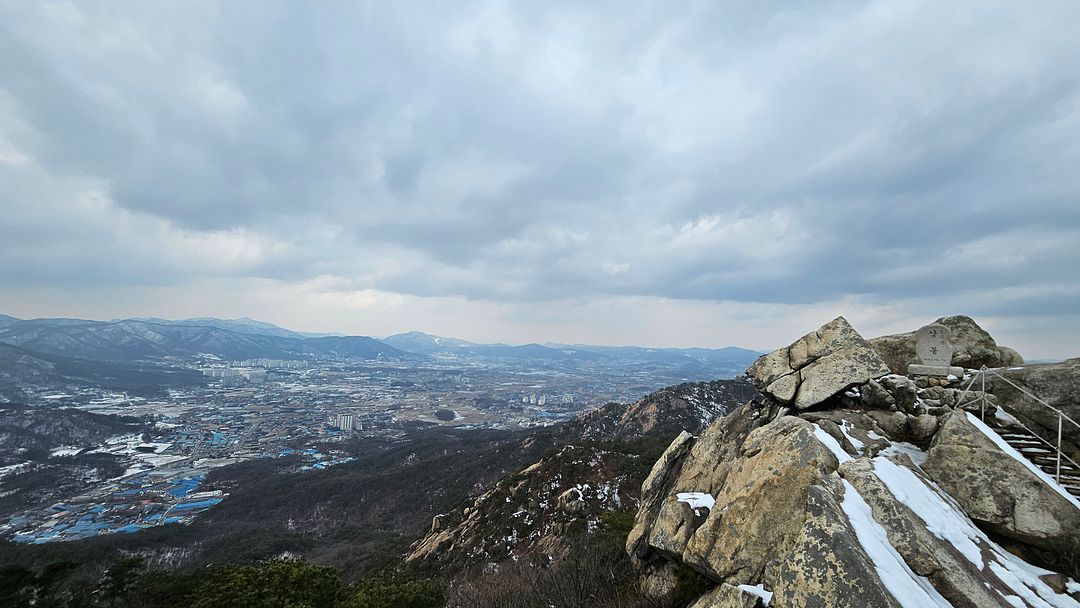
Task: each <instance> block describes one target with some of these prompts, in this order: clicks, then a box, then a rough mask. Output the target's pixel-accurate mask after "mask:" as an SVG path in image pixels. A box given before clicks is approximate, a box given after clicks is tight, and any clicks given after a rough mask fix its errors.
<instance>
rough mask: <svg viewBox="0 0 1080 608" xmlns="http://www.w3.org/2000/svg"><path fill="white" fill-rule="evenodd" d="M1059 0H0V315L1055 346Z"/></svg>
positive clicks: (1063, 221)
mask: <svg viewBox="0 0 1080 608" xmlns="http://www.w3.org/2000/svg"><path fill="white" fill-rule="evenodd" d="M1078 23H1080V3H1078V2H1074V1H1071V0H1069V1H1062V2H1041V3H1037V4H1030V3H1020V2H1009V3H997V2H984V1H977V2H970V3H967V2H947V3H942V2H937V1H927V2H918V1H907V0H904V1H897V2H833V3H830V2H805V3H802V2H781V3H767V2H751V1H747V2H715V1H707V2H700V3H692V2H685V3H677V4H674V5H673V4H672V3H668V2H659V3H656V4H655V5H652V6H650V5H649V4H648V3H645V2H633V3H627V2H610V3H603V2H593V3H587V6H580V3H560V2H540V3H538V2H520V3H515V4H509V3H499V2H491V3H471V2H464V1H460V0H459V1H455V2H442V3H430V4H426V5H423V4H421V3H419V2H382V3H378V4H371V5H368V4H363V3H357V2H342V3H335V2H318V3H311V2H295V3H278V2H270V1H265V0H260V1H259V2H251V3H248V2H239V1H236V0H228V1H223V2H220V3H213V2H197V1H195V2H156V1H155V2H141V1H133V2H127V3H120V2H106V3H98V2H90V1H84V0H80V1H79V2H71V3H68V2H49V1H44V0H35V1H33V2H23V1H20V0H10V1H9V0H0V312H3V313H7V314H11V315H15V316H20V317H36V316H77V317H89V318H101V319H109V318H116V317H124V316H164V317H190V316H222V317H236V316H245V315H246V316H251V317H255V318H259V319H263V320H267V321H271V322H275V323H278V324H281V325H285V326H287V327H290V328H294V329H299V330H307V331H340V332H346V333H359V334H366V335H376V336H382V335H386V334H390V333H394V332H398V331H405V330H410V329H417V330H422V331H428V332H431V333H437V334H441V335H453V336H458V337H462V338H466V339H471V340H477V341H495V340H498V341H505V342H515V343H521V342H530V341H559V342H590V343H603V344H631V343H632V344H644V345H655V346H722V345H728V344H736V345H741V346H746V347H752V348H761V349H764V348H771V347H775V346H778V345H781V344H785V343H788V342H790V341H791V340H793V339H794V338H796V337H798V336H799V335H801V334H803V333H805V332H807V331H809V330H812V329H814V328H816V327H817V326H819V325H821V324H822V323H824V322H826V321H828V320H829V319H831V318H832V317H834V316H835V315H837V314H844V315H846V316H847V317H848V319H849V320H851V321H852V323H853V324H854V325H855V326H856V328H857V329H859V330H860V331H862V333H863V334H864V335H867V336H873V335H879V334H882V333H888V332H892V331H902V330H910V329H914V328H916V327H918V326H919V325H921V324H923V323H926V322H929V321H931V320H933V319H934V318H936V317H938V316H941V315H945V314H957V313H964V314H970V315H972V316H974V317H975V318H976V319H977V320H978V321H979V322H980V323H982V324H983V325H984V326H985V327H987V328H988V329H989V330H990V331H991V332H992V333H993V334H994V335H995V336H996V337H997V338H998V340H999V342H1002V343H1005V344H1009V345H1011V346H1014V347H1016V348H1018V349H1019V350H1020V351H1021V352H1022V353H1023V354H1025V355H1026V356H1028V357H1029V358H1031V357H1061V356H1070V355H1071V356H1075V355H1078V354H1080V35H1077V30H1076V27H1077V24H1078Z"/></svg>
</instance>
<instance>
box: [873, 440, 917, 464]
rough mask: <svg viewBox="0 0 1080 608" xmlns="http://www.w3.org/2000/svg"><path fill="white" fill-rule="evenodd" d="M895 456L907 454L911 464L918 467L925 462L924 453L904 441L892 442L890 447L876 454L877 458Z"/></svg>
mask: <svg viewBox="0 0 1080 608" xmlns="http://www.w3.org/2000/svg"><path fill="white" fill-rule="evenodd" d="M896 454H907V457H908V458H910V459H911V462H914V463H915V464H917V465H918V466H920V467H921V466H922V465H923V463H924V462H926V452H924V451H923V450H922V449H921V448H919V446H917V445H914V444H911V443H908V442H906V441H893V442H892V445H890V446H889V447H887V448H885V449H884V450H881V452H879V453H878V455H879V456H893V455H896Z"/></svg>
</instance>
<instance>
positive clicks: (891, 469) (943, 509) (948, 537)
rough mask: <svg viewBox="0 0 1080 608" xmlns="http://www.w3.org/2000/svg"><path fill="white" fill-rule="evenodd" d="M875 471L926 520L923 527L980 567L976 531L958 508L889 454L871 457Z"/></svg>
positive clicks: (897, 495) (980, 550) (897, 498)
mask: <svg viewBox="0 0 1080 608" xmlns="http://www.w3.org/2000/svg"><path fill="white" fill-rule="evenodd" d="M874 474H875V475H877V477H878V479H880V480H881V481H882V483H884V484H885V486H886V487H887V488H889V492H890V493H891V494H892V495H893V496H894V497H896V500H899V501H900V502H901V503H903V504H904V505H906V506H907V507H908V508H909V509H911V510H912V511H914V512H915V514H916V515H918V516H919V519H922V520H923V522H925V523H926V529H927V530H929V531H930V532H931V533H932V534H933V535H934V536H936V537H938V538H940V539H941V540H944V541H948V542H949V544H951V545H952V546H954V547H956V550H957V551H959V552H960V553H961V554H962V555H963V556H964V557H966V558H967V560H968V561H969V562H971V563H972V564H975V566H976V567H977V568H978V569H979V570H982V569H983V561H982V549H980V548H979V544H978V541H979V534H978V533H977V531H976V530H975V529H974V528H973V526H972V525H971V523H970V521H968V519H967V518H966V517H965V516H964V515H963V514H962V513H961V512H960V511H959V509H958V508H956V507H954V506H953V505H951V504H949V503H948V502H946V501H945V500H944V499H942V497H941V496H939V495H938V493H937V492H935V491H933V490H932V489H930V488H929V487H927V485H926V484H924V483H923V482H922V480H921V479H919V477H918V476H917V475H915V473H912V472H911V471H909V470H908V469H907V468H905V467H902V466H900V465H898V464H896V463H895V462H893V461H891V460H889V459H888V458H882V457H881V456H878V457H877V458H875V459H874Z"/></svg>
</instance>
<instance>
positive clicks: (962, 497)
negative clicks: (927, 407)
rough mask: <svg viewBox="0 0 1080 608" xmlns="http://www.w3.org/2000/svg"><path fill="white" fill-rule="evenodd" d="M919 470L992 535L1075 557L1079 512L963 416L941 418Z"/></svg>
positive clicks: (1078, 542)
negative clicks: (940, 423) (943, 419)
mask: <svg viewBox="0 0 1080 608" xmlns="http://www.w3.org/2000/svg"><path fill="white" fill-rule="evenodd" d="M923 468H924V470H925V471H926V472H927V473H928V474H929V475H930V477H931V478H932V479H933V480H934V481H935V482H937V484H938V485H940V486H941V488H942V489H943V490H945V491H946V492H948V493H949V495H951V496H952V497H953V499H955V500H956V501H957V502H958V503H959V504H960V506H962V507H963V508H964V511H966V512H967V514H968V516H970V517H971V518H972V519H973V520H976V521H978V522H980V523H981V524H982V525H984V526H986V527H987V528H989V529H992V530H994V531H995V532H997V533H998V534H1001V535H1002V536H1006V537H1008V538H1012V539H1015V540H1018V541H1020V542H1023V543H1026V544H1029V545H1031V546H1033V547H1039V548H1041V549H1046V550H1049V551H1055V552H1064V553H1072V554H1078V553H1080V509H1077V508H1076V507H1075V506H1074V505H1072V504H1070V501H1069V499H1067V498H1065V497H1064V496H1062V495H1061V494H1059V493H1058V492H1055V491H1054V490H1053V489H1051V488H1050V487H1049V486H1047V485H1046V484H1045V483H1042V482H1041V481H1039V479H1038V478H1037V477H1036V475H1035V474H1034V473H1032V472H1031V470H1030V469H1029V468H1028V467H1026V466H1024V465H1023V464H1021V463H1020V462H1018V461H1016V460H1014V459H1012V458H1011V457H1009V456H1008V455H1006V454H1005V453H1004V452H1002V450H1001V448H999V447H998V445H997V444H996V443H994V442H993V441H992V440H991V439H990V438H988V437H987V436H986V435H985V434H984V433H983V432H982V431H980V430H979V429H977V428H976V427H975V426H974V424H973V423H972V422H971V421H970V418H969V417H968V414H967V413H966V412H964V411H962V410H956V411H954V412H953V413H951V414H949V416H948V417H946V418H945V422H944V424H943V425H942V428H941V431H940V432H939V433H938V434H937V435H936V436H935V437H934V442H933V444H932V445H931V448H930V453H929V457H928V458H927V459H926V463H925V464H924V465H923Z"/></svg>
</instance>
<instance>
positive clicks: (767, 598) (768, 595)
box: [739, 585, 773, 608]
mask: <svg viewBox="0 0 1080 608" xmlns="http://www.w3.org/2000/svg"><path fill="white" fill-rule="evenodd" d="M739 589H742V590H743V591H745V592H747V593H749V594H751V595H756V596H758V597H760V598H761V605H762V606H765V608H769V602H771V601H772V596H773V594H772V591H766V590H765V585H739Z"/></svg>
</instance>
